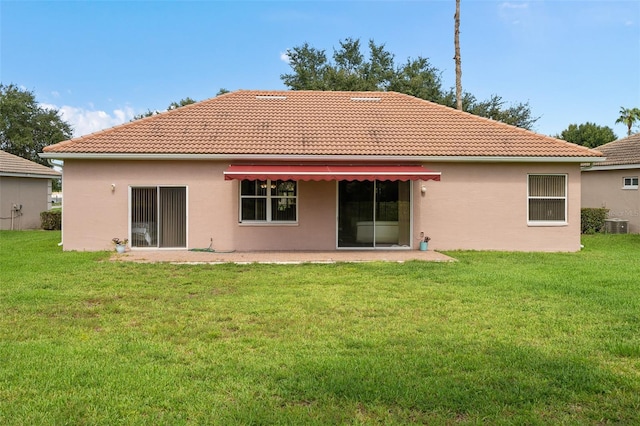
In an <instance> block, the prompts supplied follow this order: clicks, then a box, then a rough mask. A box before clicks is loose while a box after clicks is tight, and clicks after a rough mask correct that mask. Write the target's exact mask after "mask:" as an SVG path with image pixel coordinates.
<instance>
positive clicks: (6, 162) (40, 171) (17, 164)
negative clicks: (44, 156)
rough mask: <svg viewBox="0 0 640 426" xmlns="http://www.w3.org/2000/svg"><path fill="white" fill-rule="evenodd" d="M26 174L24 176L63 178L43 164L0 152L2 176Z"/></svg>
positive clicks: (0, 171)
mask: <svg viewBox="0 0 640 426" xmlns="http://www.w3.org/2000/svg"><path fill="white" fill-rule="evenodd" d="M6 173H9V174H21V175H22V174H24V175H48V176H51V177H56V176H62V174H61V173H60V172H57V171H55V170H53V169H51V168H49V167H46V166H43V165H42V164H38V163H35V162H33V161H30V160H27V159H25V158H22V157H18V156H17V155H13V154H9V153H8V152H5V151H0V174H6Z"/></svg>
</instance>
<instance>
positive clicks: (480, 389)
mask: <svg viewBox="0 0 640 426" xmlns="http://www.w3.org/2000/svg"><path fill="white" fill-rule="evenodd" d="M629 380H630V379H629V378H628V377H622V376H618V375H616V374H614V373H612V372H610V371H607V370H605V369H603V368H602V367H600V366H598V365H596V364H594V363H593V362H589V361H588V360H586V359H582V358H579V357H575V356H573V355H571V354H558V355H549V354H545V353H543V352H542V351H540V350H537V349H535V348H529V347H518V346H510V345H508V344H502V343H496V344H493V345H491V346H490V347H484V348H481V347H479V348H474V347H469V346H465V345H463V344H458V343H452V342H446V341H443V342H440V343H437V344H435V345H434V346H433V347H431V348H417V349H416V350H415V351H413V352H411V353H400V352H396V351H394V350H393V349H392V348H390V349H389V350H387V351H385V352H382V353H371V354H369V355H368V356H364V357H363V356H357V355H355V356H353V355H350V354H343V355H336V356H334V357H331V358H322V359H315V360H312V361H308V362H302V363H300V364H298V365H296V366H294V367H293V369H292V371H290V375H289V376H288V377H287V378H283V383H281V386H282V387H281V388H284V389H287V391H288V392H287V393H286V395H283V397H284V398H285V399H289V400H291V399H294V398H299V399H301V400H303V401H327V400H329V401H331V400H339V401H344V402H345V403H347V404H348V403H354V404H355V403H361V404H365V405H367V406H379V405H381V404H382V405H384V406H385V409H386V410H387V411H388V412H394V411H396V412H397V411H406V410H409V411H410V412H413V413H414V414H415V413H421V414H422V415H423V418H424V419H428V418H431V419H433V418H434V417H433V416H434V413H438V414H437V416H436V417H437V418H440V420H443V419H460V418H466V419H472V418H476V419H478V420H481V419H487V418H494V419H502V420H505V415H506V416H507V417H508V416H510V415H511V416H514V417H516V418H519V419H529V420H530V421H533V422H536V421H540V420H541V419H540V418H539V417H538V416H539V415H540V413H541V412H542V411H544V412H545V413H546V414H545V415H547V416H549V418H548V419H547V420H551V421H553V420H554V419H555V420H563V419H564V420H566V418H565V417H566V416H569V418H573V419H574V420H582V421H587V422H591V421H599V420H601V419H607V420H609V421H614V422H627V421H631V420H632V419H631V418H629V416H632V415H633V416H635V414H632V413H635V412H636V411H635V410H636V408H637V404H638V400H637V399H635V400H624V399H616V400H615V401H613V400H612V401H610V404H606V405H607V406H609V407H610V408H611V409H610V411H609V412H603V411H602V407H603V405H602V399H603V398H604V399H606V398H608V397H611V395H615V394H617V393H618V391H623V392H622V393H625V394H626V395H629V394H631V395H633V394H634V390H633V388H635V392H637V391H639V390H640V387H639V386H638V384H637V383H635V384H633V383H631V382H630V381H629ZM630 389H631V390H630ZM590 406H592V407H593V408H594V410H590V408H589V407H590ZM570 407H574V409H575V410H578V411H579V413H578V412H576V413H572V412H571V410H572V409H571V408H570ZM575 407H580V408H579V409H578V408H575ZM596 409H597V410H598V411H597V412H596V411H595V410H596ZM574 416H577V417H574Z"/></svg>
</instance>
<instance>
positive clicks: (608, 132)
mask: <svg viewBox="0 0 640 426" xmlns="http://www.w3.org/2000/svg"><path fill="white" fill-rule="evenodd" d="M555 137H556V138H558V139H563V140H565V141H567V142H572V143H575V144H578V145H582V146H586V147H588V148H595V147H597V146H600V145H604V144H605V143H609V142H611V141H614V140H616V139H618V137H617V136H616V134H615V133H613V130H612V129H611V128H610V127H608V126H598V125H596V124H595V123H589V122H586V123H584V124H580V125H577V124H570V125H569V127H567V128H566V129H565V130H563V131H562V133H560V134H559V135H556V136H555Z"/></svg>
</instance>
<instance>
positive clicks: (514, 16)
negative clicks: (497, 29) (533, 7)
mask: <svg viewBox="0 0 640 426" xmlns="http://www.w3.org/2000/svg"><path fill="white" fill-rule="evenodd" d="M528 12H529V3H527V2H504V3H500V6H499V8H498V14H499V16H500V18H501V19H503V20H505V21H508V22H510V23H512V24H519V23H520V21H521V19H522V18H524V17H526V15H527V13H528Z"/></svg>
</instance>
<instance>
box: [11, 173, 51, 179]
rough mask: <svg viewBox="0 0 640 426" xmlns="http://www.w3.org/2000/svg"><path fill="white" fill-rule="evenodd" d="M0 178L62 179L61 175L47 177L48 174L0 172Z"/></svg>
mask: <svg viewBox="0 0 640 426" xmlns="http://www.w3.org/2000/svg"><path fill="white" fill-rule="evenodd" d="M0 176H3V177H17V178H37V179H57V178H59V177H62V173H58V174H50V175H49V174H40V173H14V172H0Z"/></svg>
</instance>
